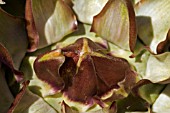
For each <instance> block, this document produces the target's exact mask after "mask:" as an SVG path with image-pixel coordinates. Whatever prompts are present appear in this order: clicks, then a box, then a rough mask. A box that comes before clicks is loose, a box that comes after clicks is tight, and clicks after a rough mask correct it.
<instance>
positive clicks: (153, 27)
mask: <svg viewBox="0 0 170 113" xmlns="http://www.w3.org/2000/svg"><path fill="white" fill-rule="evenodd" d="M158 7H159V8H158ZM135 10H136V15H137V26H138V35H139V37H140V39H141V40H142V41H143V42H144V43H145V44H146V45H147V46H149V47H150V49H151V50H152V52H154V53H157V46H158V44H159V43H160V42H162V41H164V40H165V39H166V36H167V33H168V30H169V28H170V19H169V18H170V15H169V13H170V1H169V0H161V1H157V0H142V1H141V2H139V3H138V4H137V5H136V7H135ZM160 15H161V16H160Z"/></svg>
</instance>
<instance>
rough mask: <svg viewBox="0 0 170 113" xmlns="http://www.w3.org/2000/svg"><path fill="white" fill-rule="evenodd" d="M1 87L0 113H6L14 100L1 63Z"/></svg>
mask: <svg viewBox="0 0 170 113" xmlns="http://www.w3.org/2000/svg"><path fill="white" fill-rule="evenodd" d="M0 87H1V88H0V95H1V98H0V112H1V113H6V112H7V111H8V109H9V107H10V105H11V104H12V102H13V100H14V98H13V95H12V94H11V91H10V89H9V87H8V84H7V82H6V80H5V72H4V68H3V66H2V63H0Z"/></svg>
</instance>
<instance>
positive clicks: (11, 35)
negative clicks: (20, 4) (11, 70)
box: [0, 8, 28, 69]
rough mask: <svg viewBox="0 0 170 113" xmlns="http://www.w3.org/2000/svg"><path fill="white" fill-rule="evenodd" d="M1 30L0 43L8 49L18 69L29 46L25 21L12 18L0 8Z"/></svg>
mask: <svg viewBox="0 0 170 113" xmlns="http://www.w3.org/2000/svg"><path fill="white" fill-rule="evenodd" d="M0 28H1V29H0V43H1V44H2V45H3V46H4V47H5V48H7V50H8V51H9V54H10V56H11V57H12V60H13V62H14V67H15V68H16V69H18V68H19V66H20V63H21V60H22V58H23V57H24V56H25V53H26V50H27V46H28V42H27V34H26V31H25V20H24V19H23V18H19V17H15V16H12V15H10V14H8V13H7V12H5V11H4V10H2V9H1V8H0ZM16 30H17V32H16ZM16 45H17V46H16Z"/></svg>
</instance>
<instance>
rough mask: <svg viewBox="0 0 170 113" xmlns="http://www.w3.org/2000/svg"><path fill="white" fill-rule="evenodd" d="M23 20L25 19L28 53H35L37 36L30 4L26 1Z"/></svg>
mask: <svg viewBox="0 0 170 113" xmlns="http://www.w3.org/2000/svg"><path fill="white" fill-rule="evenodd" d="M25 19H26V29H27V33H28V40H29V45H28V51H30V52H32V51H35V50H36V49H37V47H38V44H39V35H38V32H37V29H36V27H35V22H34V18H33V14H32V4H31V0H26V5H25Z"/></svg>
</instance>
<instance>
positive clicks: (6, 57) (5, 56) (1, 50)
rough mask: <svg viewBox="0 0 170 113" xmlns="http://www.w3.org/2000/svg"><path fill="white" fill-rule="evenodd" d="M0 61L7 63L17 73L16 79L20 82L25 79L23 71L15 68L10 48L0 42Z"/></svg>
mask: <svg viewBox="0 0 170 113" xmlns="http://www.w3.org/2000/svg"><path fill="white" fill-rule="evenodd" d="M0 63H2V64H4V65H6V66H7V67H8V68H9V69H10V70H12V72H13V73H14V74H15V79H16V80H17V81H18V82H20V81H22V79H23V73H22V72H20V71H18V70H16V69H15V68H14V63H13V60H12V58H11V56H10V53H9V52H8V50H7V49H6V48H5V47H4V46H3V45H1V44H0Z"/></svg>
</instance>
